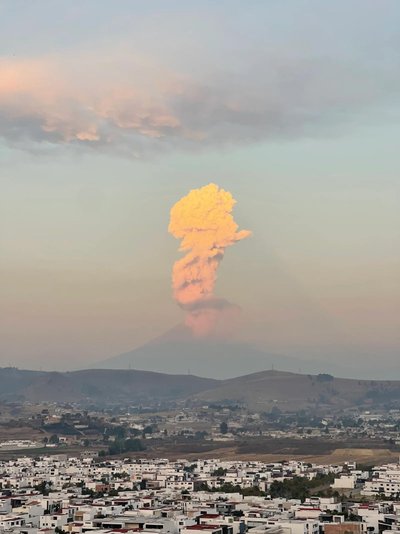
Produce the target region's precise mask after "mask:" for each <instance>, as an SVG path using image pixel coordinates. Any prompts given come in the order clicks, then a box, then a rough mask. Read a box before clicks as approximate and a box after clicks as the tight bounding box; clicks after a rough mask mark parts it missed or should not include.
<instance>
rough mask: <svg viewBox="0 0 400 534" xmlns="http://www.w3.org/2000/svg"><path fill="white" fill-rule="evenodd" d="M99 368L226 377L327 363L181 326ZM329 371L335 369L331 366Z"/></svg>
mask: <svg viewBox="0 0 400 534" xmlns="http://www.w3.org/2000/svg"><path fill="white" fill-rule="evenodd" d="M92 367H93V368H97V369H143V370H146V371H157V372H162V373H186V372H189V373H193V374H195V375H197V376H205V377H210V378H218V379H226V378H233V377H235V376H241V375H243V374H244V373H254V372H258V371H264V370H266V369H271V368H279V369H281V370H285V371H294V372H296V371H299V370H300V369H301V371H302V372H315V371H317V372H318V371H321V372H323V371H325V370H326V365H325V364H320V368H319V367H318V364H316V363H315V362H308V361H304V360H299V359H297V358H291V357H288V356H282V355H278V354H271V353H267V352H264V351H262V350H260V349H257V348H256V347H253V346H252V345H249V344H245V343H230V342H229V341H222V340H217V339H203V338H201V339H199V338H194V337H193V336H192V335H191V334H190V331H189V329H188V328H186V327H185V326H183V325H179V326H177V327H175V328H173V329H171V330H170V331H168V332H166V333H165V334H163V335H162V336H160V337H158V338H156V339H154V340H152V341H150V342H149V343H146V344H145V345H142V346H141V347H138V348H137V349H134V350H132V351H129V352H125V353H123V354H119V355H118V356H114V357H112V358H108V359H107V360H103V361H101V362H97V363H95V364H94V365H93V366H92ZM328 371H330V372H331V371H332V370H331V369H328Z"/></svg>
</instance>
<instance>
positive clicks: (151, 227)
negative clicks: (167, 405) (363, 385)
mask: <svg viewBox="0 0 400 534" xmlns="http://www.w3.org/2000/svg"><path fill="white" fill-rule="evenodd" d="M399 20H400V3H399V2H398V0H393V1H390V0H383V1H379V2H378V1H376V0H370V1H369V0H359V1H357V0H352V1H350V2H349V1H348V0H336V1H335V2H321V1H311V0H310V1H301V0H295V1H292V2H283V1H277V0H274V1H272V0H258V1H257V0H246V1H244V0H242V1H235V0H229V1H228V0H226V1H223V0H221V1H218V0H213V1H207V0H202V1H200V0H197V1H191V0H181V1H174V0H168V1H166V0H159V1H153V0H146V1H145V2H144V1H142V0H138V1H135V0H126V1H124V0H119V1H118V2H110V1H106V0H105V1H102V0H86V1H85V2H79V1H78V0H71V1H68V2H66V1H64V0H63V1H61V0H60V1H58V0H41V1H40V2H31V1H29V0H25V1H22V0H8V1H7V0H5V1H4V2H1V3H0V183H1V196H0V260H1V263H0V270H1V273H0V274H1V278H0V280H1V283H0V313H1V320H0V365H9V364H11V365H16V366H21V367H29V368H38V367H40V366H43V367H46V368H54V369H61V368H73V367H78V366H82V365H84V364H85V363H86V362H88V363H89V362H94V361H97V360H101V359H104V358H106V357H108V356H113V355H115V354H118V353H119V352H123V351H127V350H130V349H132V348H134V347H136V346H138V345H140V344H142V343H144V342H146V341H147V340H149V339H151V338H152V337H154V336H157V335H159V334H161V333H162V332H163V331H165V330H167V329H168V328H170V327H172V326H174V325H175V324H176V323H178V322H179V321H180V320H181V319H182V313H181V311H180V310H179V308H178V307H177V306H176V304H175V303H174V301H173V300H172V298H171V287H170V286H171V282H170V275H171V268H172V264H173V262H174V261H175V260H176V259H177V258H178V252H177V247H178V243H177V242H176V241H175V240H174V239H173V238H172V237H171V236H170V235H169V234H168V231H167V227H168V219H169V209H170V207H171V206H172V205H173V204H174V203H175V202H176V201H177V200H178V199H179V198H180V197H181V196H182V195H185V194H187V192H188V191H189V190H190V189H191V188H197V187H200V186H202V185H205V184H207V183H209V182H211V181H213V182H215V183H217V184H219V185H220V186H221V187H223V188H225V189H228V190H229V191H231V192H232V194H233V195H234V197H235V198H236V199H237V201H238V203H237V206H236V208H235V218H236V220H237V222H238V223H239V225H240V227H241V228H246V229H250V230H252V232H253V236H252V238H251V239H247V240H245V241H243V242H241V243H238V244H237V245H235V246H234V247H231V248H230V249H229V250H228V251H227V253H226V257H225V258H224V260H223V263H222V265H221V268H220V271H219V278H218V283H217V294H218V295H220V296H221V297H224V298H227V299H228V300H229V301H231V302H234V303H236V304H237V305H239V306H240V307H241V308H242V328H241V329H240V331H238V332H237V338H238V339H241V340H247V341H250V342H252V343H255V344H257V345H259V346H261V347H263V348H265V349H267V350H270V351H273V352H280V353H283V354H288V355H291V356H299V357H302V358H304V357H306V358H310V359H319V360H332V359H336V360H337V361H340V362H347V361H351V362H352V364H354V365H359V366H360V374H362V372H363V369H364V367H368V366H370V367H375V368H376V369H377V376H384V375H386V376H394V375H395V374H396V373H397V375H396V376H397V378H400V369H399V370H397V368H398V358H399V348H400V336H399V332H400V274H399V273H400V271H399V267H400V209H399V200H400V199H399V190H400V178H399V176H400V158H399V155H398V154H399V139H400V53H399V52H400V26H399ZM393 369H394V371H393ZM244 371H245V362H244Z"/></svg>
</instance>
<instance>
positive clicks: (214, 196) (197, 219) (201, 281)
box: [168, 184, 251, 336]
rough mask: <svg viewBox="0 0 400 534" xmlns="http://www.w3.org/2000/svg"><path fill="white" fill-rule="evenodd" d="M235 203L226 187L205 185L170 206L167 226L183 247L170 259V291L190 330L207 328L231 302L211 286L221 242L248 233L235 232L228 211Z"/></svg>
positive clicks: (221, 254) (224, 243) (206, 330)
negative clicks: (178, 255) (172, 261)
mask: <svg viewBox="0 0 400 534" xmlns="http://www.w3.org/2000/svg"><path fill="white" fill-rule="evenodd" d="M235 203H236V201H235V199H234V198H233V197H232V195H231V194H230V193H229V192H228V191H224V190H223V189H220V188H219V187H218V186H217V185H215V184H209V185H206V186H204V187H201V188H200V189H193V190H192V191H190V193H189V194H188V195H186V196H185V197H183V198H181V199H180V200H179V201H178V202H177V203H176V204H175V205H174V206H173V207H172V209H171V214H170V215H171V216H170V223H169V227H168V231H169V232H170V233H171V234H172V235H173V236H174V237H176V238H177V239H181V240H182V241H181V245H180V248H179V250H181V251H185V252H186V251H187V254H186V255H185V256H184V257H183V258H181V259H180V260H178V261H177V262H175V264H174V267H173V270H172V287H173V293H174V298H175V300H176V301H177V302H178V304H179V305H180V306H181V307H182V308H183V309H184V310H186V312H187V315H186V324H187V325H188V326H190V328H191V329H192V331H193V333H194V334H195V335H200V336H201V335H207V334H209V333H212V331H213V330H214V328H215V325H216V322H217V320H218V316H219V315H220V314H221V313H222V311H223V310H226V309H227V308H230V307H232V305H231V304H229V302H227V301H226V300H224V299H219V298H216V297H215V296H214V285H215V281H216V278H217V269H218V266H219V264H220V261H221V260H222V258H223V257H224V253H225V249H226V247H229V246H231V245H233V244H234V243H236V241H240V240H241V239H245V238H246V237H248V236H249V235H250V234H251V232H249V231H248V230H241V231H239V232H238V231H237V230H238V225H237V224H236V223H235V221H234V219H233V216H232V209H233V206H234V205H235Z"/></svg>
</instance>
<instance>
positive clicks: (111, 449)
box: [99, 438, 146, 456]
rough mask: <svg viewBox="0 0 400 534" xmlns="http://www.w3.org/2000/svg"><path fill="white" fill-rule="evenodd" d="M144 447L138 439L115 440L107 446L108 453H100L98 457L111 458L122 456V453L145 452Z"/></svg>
mask: <svg viewBox="0 0 400 534" xmlns="http://www.w3.org/2000/svg"><path fill="white" fill-rule="evenodd" d="M145 448H146V447H145V446H144V445H143V443H142V442H141V441H140V439H137V438H128V439H121V438H117V439H116V440H115V441H113V442H112V443H110V445H109V446H108V451H104V450H102V451H100V452H99V456H106V455H107V454H109V455H110V456H113V455H114V454H122V453H124V452H140V451H144V450H145Z"/></svg>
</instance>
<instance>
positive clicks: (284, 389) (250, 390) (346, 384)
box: [193, 370, 400, 411]
mask: <svg viewBox="0 0 400 534" xmlns="http://www.w3.org/2000/svg"><path fill="white" fill-rule="evenodd" d="M193 400H195V401H197V402H203V403H204V402H217V403H221V402H222V403H223V402H230V403H231V402H238V403H240V404H243V405H246V406H247V407H248V408H250V409H251V410H255V411H261V410H262V411H264V410H265V411H269V410H271V409H272V408H273V407H275V408H279V409H280V410H281V411H298V410H300V409H319V408H329V409H333V410H340V409H343V408H349V407H354V406H360V405H362V406H365V407H367V406H371V405H374V406H376V405H384V404H386V403H388V402H393V401H397V402H399V403H400V381H398V380H397V381H396V380H393V381H383V380H354V379H349V378H335V377H333V376H332V375H329V374H319V375H315V374H314V375H311V374H310V375H304V374H296V373H288V372H282V371H273V370H270V371H263V372H260V373H253V374H249V375H246V376H241V377H237V378H234V379H231V380H224V381H222V382H221V383H220V384H219V385H218V386H216V387H215V388H214V389H212V390H209V391H203V392H200V393H199V394H196V395H194V397H193Z"/></svg>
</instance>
